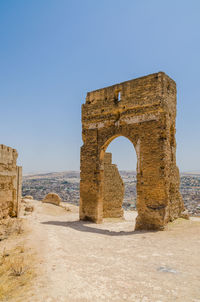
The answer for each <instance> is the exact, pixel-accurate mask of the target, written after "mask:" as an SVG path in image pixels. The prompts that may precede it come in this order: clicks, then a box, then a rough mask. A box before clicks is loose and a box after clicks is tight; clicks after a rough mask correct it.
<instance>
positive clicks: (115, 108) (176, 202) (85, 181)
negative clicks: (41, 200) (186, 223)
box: [80, 72, 184, 230]
mask: <svg viewBox="0 0 200 302" xmlns="http://www.w3.org/2000/svg"><path fill="white" fill-rule="evenodd" d="M175 122H176V83H175V82H174V81H173V80H172V79H171V78H169V77H168V76H167V75H166V74H165V73H163V72H159V73H156V74H151V75H148V76H145V77H141V78H137V79H133V80H130V81H127V82H123V83H120V84H116V85H113V86H110V87H107V88H103V89H99V90H95V91H92V92H89V93H88V94H87V97H86V102H85V104H83V105H82V139H83V146H82V147H81V175H80V176H81V180H80V219H81V220H91V221H94V222H96V223H101V222H102V220H103V218H104V217H112V218H113V217H121V216H123V211H122V208H121V207H122V198H121V195H120V194H123V190H124V189H123V186H121V185H116V186H115V187H116V190H119V191H120V193H116V192H115V191H114V190H113V183H112V181H114V182H115V181H116V183H118V184H120V178H119V176H117V172H116V169H115V168H113V166H112V165H111V157H110V155H107V154H106V149H107V147H108V145H109V144H110V142H111V141H112V140H114V139H115V138H116V137H118V136H124V137H126V138H128V139H129V140H130V141H131V142H132V144H133V146H134V147H135V150H136V154H137V211H138V216H137V219H136V226H135V229H136V230H142V229H156V230H159V229H163V228H164V226H165V225H166V224H167V223H168V222H169V221H173V220H174V219H176V218H178V217H180V216H181V213H182V212H183V211H184V204H183V201H182V197H181V195H180V193H179V183H180V179H179V170H178V168H177V166H176V140H175V131H176V130H175ZM124 156H126V153H125V152H124ZM133 169H134V167H133ZM109 170H110V171H109ZM114 170H115V171H114ZM113 173H114V174H115V177H112V178H110V177H109V175H112V174H113ZM108 178H109V180H108ZM120 186H121V189H120ZM111 187H112V188H111ZM108 193H109V194H108ZM116 194H117V195H120V196H119V200H117V199H116ZM120 198H121V199H120Z"/></svg>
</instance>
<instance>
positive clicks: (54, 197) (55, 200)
mask: <svg viewBox="0 0 200 302" xmlns="http://www.w3.org/2000/svg"><path fill="white" fill-rule="evenodd" d="M42 202H46V203H52V204H55V205H57V206H59V205H60V203H61V198H60V196H59V195H58V194H56V193H48V194H47V195H46V196H45V198H44V199H43V200H42Z"/></svg>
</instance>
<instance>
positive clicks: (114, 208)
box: [103, 153, 124, 218]
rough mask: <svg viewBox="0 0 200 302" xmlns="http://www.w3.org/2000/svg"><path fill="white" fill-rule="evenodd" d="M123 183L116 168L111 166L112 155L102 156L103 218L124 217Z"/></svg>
mask: <svg viewBox="0 0 200 302" xmlns="http://www.w3.org/2000/svg"><path fill="white" fill-rule="evenodd" d="M123 199H124V183H123V180H122V178H121V176H120V174H119V171H118V169H117V166H116V165H114V164H112V154H111V153H105V155H104V191H103V218H121V217H123V216H124V211H123V209H122V203H123Z"/></svg>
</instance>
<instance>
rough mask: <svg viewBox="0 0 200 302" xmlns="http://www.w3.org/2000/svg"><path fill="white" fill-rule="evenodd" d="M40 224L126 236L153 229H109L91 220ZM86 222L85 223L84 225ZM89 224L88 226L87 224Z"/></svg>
mask: <svg viewBox="0 0 200 302" xmlns="http://www.w3.org/2000/svg"><path fill="white" fill-rule="evenodd" d="M41 223H42V224H47V225H56V226H63V227H67V228H72V229H74V230H76V231H79V232H87V233H95V234H101V235H107V236H127V235H136V234H144V233H150V232H155V231H129V232H127V231H118V232H115V231H110V230H105V229H98V228H95V227H93V226H94V223H92V222H88V221H87V222H85V221H79V220H76V221H46V222H41ZM86 224H87V225H86ZM88 224H89V226H88Z"/></svg>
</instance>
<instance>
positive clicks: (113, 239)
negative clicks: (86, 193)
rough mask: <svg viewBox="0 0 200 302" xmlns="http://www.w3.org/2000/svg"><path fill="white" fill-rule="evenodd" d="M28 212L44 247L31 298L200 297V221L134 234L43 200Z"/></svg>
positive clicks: (36, 243)
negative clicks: (84, 219)
mask: <svg viewBox="0 0 200 302" xmlns="http://www.w3.org/2000/svg"><path fill="white" fill-rule="evenodd" d="M34 203H35V211H34V212H33V213H32V214H31V215H29V216H28V217H27V219H28V221H29V225H30V227H31V229H32V232H31V235H30V236H29V244H30V245H31V246H33V247H34V248H35V249H36V250H37V252H38V265H37V271H38V277H37V278H36V280H35V286H34V290H33V292H30V293H27V295H28V297H26V299H25V298H24V299H23V300H22V301H28V302H29V301H30V302H32V301H33V302H38V301H41V302H53V301H56V302H62V301H63V302H68V301H69V302H90V301H91V302H95V301H97V302H101V301H102V302H103V301H106V302H112V301H115V302H122V301H128V302H161V301H162V302H165V301H167V302H169V301H181V302H187V301H188V302H198V301H199V302H200V269H199V267H200V256H199V255H200V220H199V219H196V221H186V220H179V221H177V222H176V223H173V224H171V225H169V227H168V229H167V230H166V231H164V232H134V222H133V221H134V219H135V213H134V212H126V221H118V222H109V221H107V222H105V223H104V224H102V225H96V224H93V223H86V222H84V223H83V222H79V221H78V211H77V209H76V208H73V210H72V212H66V211H65V210H64V209H62V208H59V207H57V206H54V205H50V204H42V203H40V202H37V201H35V202H34Z"/></svg>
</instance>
